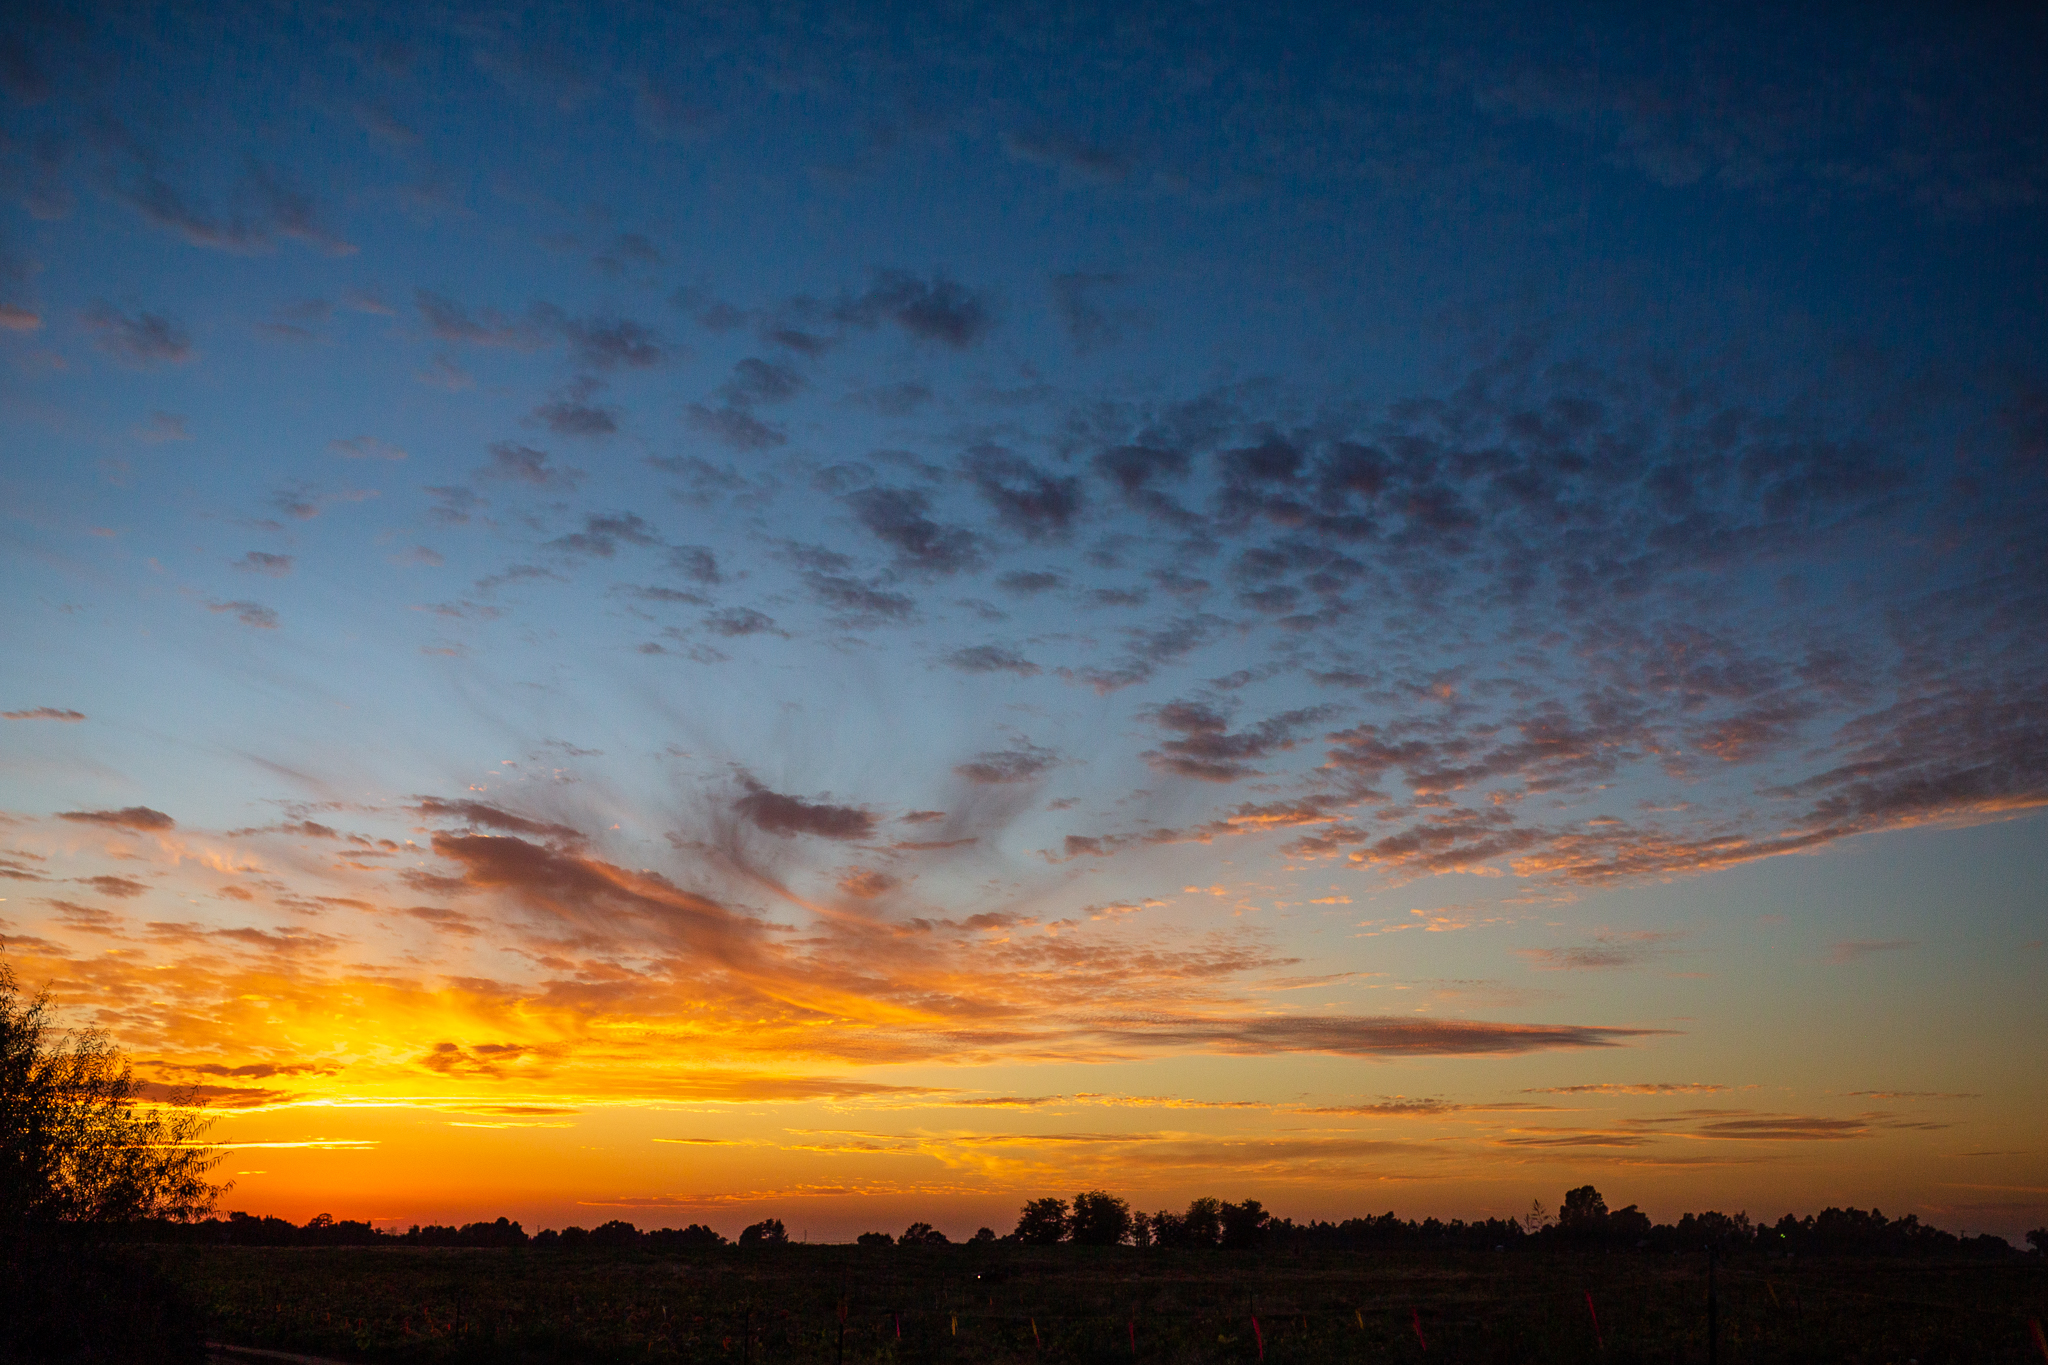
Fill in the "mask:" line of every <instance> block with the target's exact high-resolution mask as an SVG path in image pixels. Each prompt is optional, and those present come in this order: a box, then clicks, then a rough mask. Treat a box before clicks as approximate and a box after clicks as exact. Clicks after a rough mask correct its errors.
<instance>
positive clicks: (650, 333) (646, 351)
mask: <svg viewBox="0 0 2048 1365" xmlns="http://www.w3.org/2000/svg"><path fill="white" fill-rule="evenodd" d="M627 238H631V239H632V240H634V241H635V242H637V243H639V244H641V245H643V246H645V247H646V249H647V250H648V251H652V250H653V247H652V246H651V245H649V244H647V239H646V238H644V237H638V236H637V235H636V234H631V233H629V234H627V237H626V238H621V239H620V241H621V242H624V241H626V240H627ZM657 255H658V253H657ZM534 316H535V319H536V321H537V322H539V324H540V325H541V326H544V327H547V328H549V329H551V330H553V331H554V332H556V333H558V334H559V335H560V336H561V337H562V338H563V339H564V340H566V341H567V342H568V343H569V355H570V359H572V360H573V361H574V362H575V363H576V364H577V365H580V366H582V367H584V368H585V369H591V370H616V369H633V370H646V369H652V368H654V367H655V366H657V365H661V364H664V363H665V362H666V361H667V360H668V359H669V357H670V355H671V348H670V346H669V343H668V342H667V341H665V340H664V339H663V338H662V335H661V334H660V333H659V332H657V331H655V330H654V329H653V328H651V327H648V326H646V325H645V324H643V323H639V322H635V321H633V320H632V319H630V318H616V317H591V318H575V317H570V316H568V315H567V314H565V313H563V312H562V311H561V310H560V309H559V308H554V307H551V306H546V305H542V306H539V307H536V308H535V310H534Z"/></svg>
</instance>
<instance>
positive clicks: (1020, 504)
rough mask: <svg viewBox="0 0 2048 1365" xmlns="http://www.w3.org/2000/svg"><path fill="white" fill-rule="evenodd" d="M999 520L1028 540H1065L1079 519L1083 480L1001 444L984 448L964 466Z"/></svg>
mask: <svg viewBox="0 0 2048 1365" xmlns="http://www.w3.org/2000/svg"><path fill="white" fill-rule="evenodd" d="M963 465H964V468H965V469H966V472H967V476H968V477H969V478H970V479H972V480H973V482H974V488H975V491H976V492H977V493H979V494H981V497H982V500H983V501H984V502H986V503H988V505H989V506H990V507H993V508H994V509H995V513H996V519H997V520H998V521H1000V522H1001V523H1002V524H1003V525H1004V526H1006V527H1008V528H1009V529H1011V530H1013V531H1016V532H1018V533H1019V534H1021V535H1022V536H1024V538H1025V539H1027V540H1045V539H1062V538H1064V537H1065V536H1066V534H1067V529H1068V527H1069V526H1070V525H1071V524H1072V523H1073V520H1074V518H1075V517H1076V516H1077V515H1079V513H1080V511H1081V505H1082V496H1081V481H1080V480H1079V479H1078V478H1075V477H1073V476H1072V475H1060V476H1055V475H1051V474H1047V473H1046V472H1044V471H1043V470H1041V469H1039V468H1037V467H1036V466H1035V465H1033V464H1032V463H1031V462H1030V461H1029V460H1026V459H1024V458H1023V457H1022V456H1020V455H1016V454H1014V453H1012V452H1010V451H1007V450H1004V449H1002V448H1001V447H1000V446H982V447H979V448H978V449H976V450H974V451H973V452H972V453H970V454H969V455H968V457H967V459H966V460H965V461H964V462H963Z"/></svg>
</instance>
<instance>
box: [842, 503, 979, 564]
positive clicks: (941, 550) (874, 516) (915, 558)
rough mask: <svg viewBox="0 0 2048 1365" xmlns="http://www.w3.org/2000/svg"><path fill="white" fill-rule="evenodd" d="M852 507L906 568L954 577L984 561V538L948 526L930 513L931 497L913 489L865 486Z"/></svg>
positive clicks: (850, 504)
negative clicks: (982, 543)
mask: <svg viewBox="0 0 2048 1365" xmlns="http://www.w3.org/2000/svg"><path fill="white" fill-rule="evenodd" d="M845 502H846V504H847V505H848V506H849V507H851V508H852V509H853V514H854V516H855V518H856V519H858V520H859V522H860V524H861V525H862V526H864V527H866V528H867V530H868V531H869V532H870V533H871V534H872V535H873V536H874V537H875V538H876V539H877V540H880V541H881V542H883V543H884V544H886V545H890V546H893V547H894V548H895V550H896V555H897V562H898V563H899V564H900V565H902V566H903V567H904V568H906V569H911V570H915V571H918V572H923V573H931V574H954V573H959V572H961V571H963V570H966V569H972V568H975V567H978V566H979V565H980V563H981V545H980V541H979V539H978V538H977V537H976V536H975V535H974V534H973V533H972V532H971V531H968V530H965V529H963V528H961V527H958V526H944V525H941V524H940V523H938V522H936V521H933V520H932V519H931V518H930V517H929V516H927V515H926V513H927V512H928V511H929V510H930V508H931V499H930V498H929V497H927V496H926V495H925V494H923V493H921V492H918V491H917V490H916V489H911V488H864V489H862V490H861V491H859V492H857V493H850V494H848V495H847V496H846V498H845Z"/></svg>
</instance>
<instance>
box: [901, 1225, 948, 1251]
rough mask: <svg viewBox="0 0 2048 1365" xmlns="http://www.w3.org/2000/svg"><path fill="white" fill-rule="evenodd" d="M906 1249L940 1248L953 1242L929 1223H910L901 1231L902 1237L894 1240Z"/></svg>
mask: <svg viewBox="0 0 2048 1365" xmlns="http://www.w3.org/2000/svg"><path fill="white" fill-rule="evenodd" d="M896 1240H897V1241H898V1242H899V1243H901V1244H902V1245H903V1246H907V1247H942V1246H946V1245H948V1244H949V1243H951V1241H952V1240H953V1239H952V1238H950V1237H948V1236H946V1234H945V1233H943V1232H940V1231H939V1230H938V1229H937V1228H935V1227H933V1226H932V1225H931V1224H930V1223H912V1224H911V1225H910V1226H909V1227H907V1228H905V1229H903V1235H902V1236H901V1237H899V1238H897V1239H896Z"/></svg>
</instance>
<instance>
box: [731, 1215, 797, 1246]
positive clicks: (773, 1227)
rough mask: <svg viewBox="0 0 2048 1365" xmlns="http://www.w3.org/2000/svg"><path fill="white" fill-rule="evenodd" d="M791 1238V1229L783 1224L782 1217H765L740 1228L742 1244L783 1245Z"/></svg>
mask: <svg viewBox="0 0 2048 1365" xmlns="http://www.w3.org/2000/svg"><path fill="white" fill-rule="evenodd" d="M788 1240H789V1230H788V1229H787V1228H784V1227H783V1226H782V1220H781V1219H780V1218H764V1219H762V1220H761V1221H760V1222H758V1223H753V1224H750V1225H749V1226H747V1227H744V1228H741V1229H740V1245H741V1246H743V1247H751V1246H781V1245H782V1244H783V1243H785V1242H787V1241H788Z"/></svg>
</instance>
